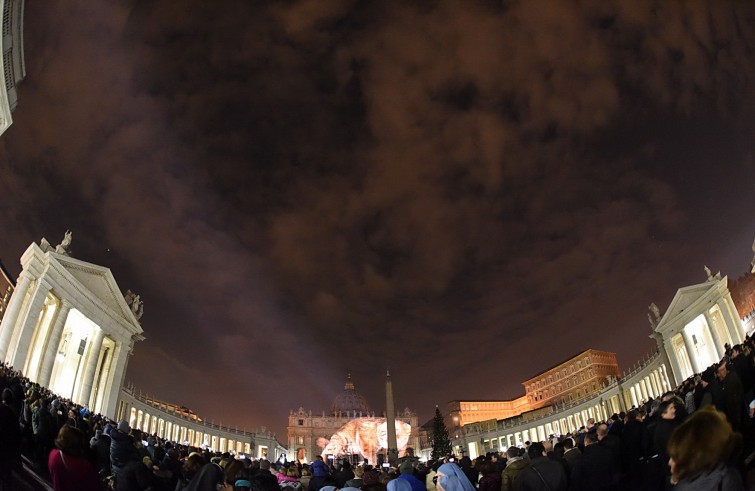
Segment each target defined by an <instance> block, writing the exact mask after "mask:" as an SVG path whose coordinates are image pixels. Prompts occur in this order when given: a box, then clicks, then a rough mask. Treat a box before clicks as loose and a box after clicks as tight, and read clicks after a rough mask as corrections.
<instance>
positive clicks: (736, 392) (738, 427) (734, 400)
mask: <svg viewBox="0 0 755 491" xmlns="http://www.w3.org/2000/svg"><path fill="white" fill-rule="evenodd" d="M717 375H718V380H720V381H721V385H722V387H723V392H724V412H725V413H726V419H728V420H729V423H730V424H731V427H732V429H733V430H734V431H738V432H740V433H741V432H742V411H743V410H744V390H743V389H742V381H741V380H739V376H738V375H737V372H735V371H733V370H729V367H728V366H727V364H726V362H725V361H722V362H721V364H720V365H719V366H718V372H717Z"/></svg>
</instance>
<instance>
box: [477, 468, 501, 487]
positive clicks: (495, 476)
mask: <svg viewBox="0 0 755 491" xmlns="http://www.w3.org/2000/svg"><path fill="white" fill-rule="evenodd" d="M477 489H478V490H479V491H501V474H499V473H498V472H492V473H490V474H485V475H484V476H482V477H481V478H480V483H479V485H478V488H477Z"/></svg>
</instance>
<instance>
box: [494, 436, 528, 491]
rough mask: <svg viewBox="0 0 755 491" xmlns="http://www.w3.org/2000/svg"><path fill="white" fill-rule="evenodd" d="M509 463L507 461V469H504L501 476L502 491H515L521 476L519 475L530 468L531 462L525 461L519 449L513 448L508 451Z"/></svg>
mask: <svg viewBox="0 0 755 491" xmlns="http://www.w3.org/2000/svg"><path fill="white" fill-rule="evenodd" d="M506 455H507V456H508V461H506V468H505V469H503V473H502V474H501V490H502V491H513V490H514V483H515V482H516V480H517V477H518V476H519V473H520V472H522V471H523V470H524V469H526V468H527V467H529V465H530V464H529V462H528V461H527V460H525V459H524V457H523V456H521V455H520V453H519V448H517V447H514V446H511V447H509V448H508V450H506Z"/></svg>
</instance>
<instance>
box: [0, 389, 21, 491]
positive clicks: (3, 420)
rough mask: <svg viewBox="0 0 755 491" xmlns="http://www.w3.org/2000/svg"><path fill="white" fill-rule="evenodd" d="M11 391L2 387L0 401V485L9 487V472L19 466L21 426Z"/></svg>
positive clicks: (4, 488) (3, 487) (4, 487)
mask: <svg viewBox="0 0 755 491" xmlns="http://www.w3.org/2000/svg"><path fill="white" fill-rule="evenodd" d="M13 406H14V404H13V391H11V389H9V388H5V389H3V392H2V400H1V401H0V486H2V488H0V489H3V490H6V489H8V490H9V489H11V487H10V486H11V484H10V482H11V473H12V472H13V470H14V469H16V468H19V467H20V466H21V427H20V426H19V425H18V413H16V412H15V411H14V410H13Z"/></svg>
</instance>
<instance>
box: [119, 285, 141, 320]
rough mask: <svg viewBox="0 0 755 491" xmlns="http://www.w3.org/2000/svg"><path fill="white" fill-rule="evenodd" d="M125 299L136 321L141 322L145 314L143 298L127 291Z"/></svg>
mask: <svg viewBox="0 0 755 491" xmlns="http://www.w3.org/2000/svg"><path fill="white" fill-rule="evenodd" d="M123 299H124V300H126V304H127V305H128V306H129V308H130V309H131V312H132V313H133V314H134V317H136V320H141V318H142V315H143V314H144V302H142V300H141V297H140V296H139V295H138V294H136V293H134V292H132V291H131V290H126V293H125V294H124V295H123Z"/></svg>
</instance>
